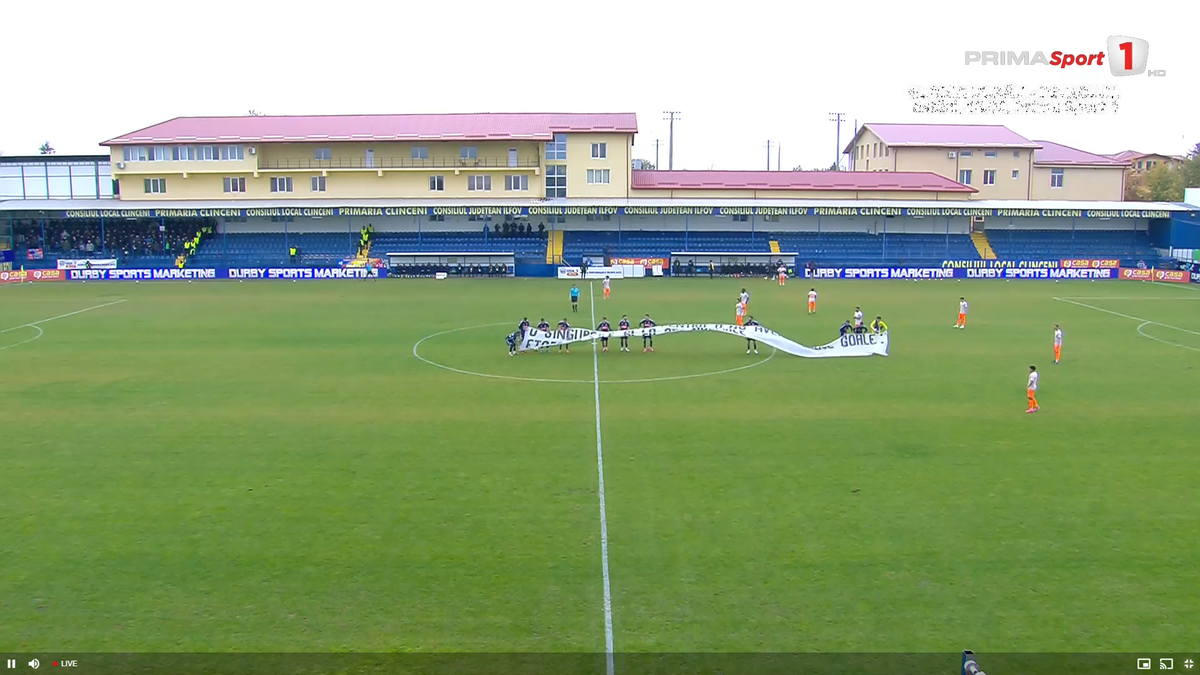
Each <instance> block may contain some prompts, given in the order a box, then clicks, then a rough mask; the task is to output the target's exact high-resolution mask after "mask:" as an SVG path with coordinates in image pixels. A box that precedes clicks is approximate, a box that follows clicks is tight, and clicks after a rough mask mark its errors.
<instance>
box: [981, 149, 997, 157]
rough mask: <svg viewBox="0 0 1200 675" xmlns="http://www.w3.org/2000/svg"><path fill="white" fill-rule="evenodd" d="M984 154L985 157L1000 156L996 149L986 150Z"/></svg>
mask: <svg viewBox="0 0 1200 675" xmlns="http://www.w3.org/2000/svg"><path fill="white" fill-rule="evenodd" d="M983 156H984V157H997V156H999V153H998V152H997V151H995V150H984V151H983Z"/></svg>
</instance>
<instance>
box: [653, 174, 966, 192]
mask: <svg viewBox="0 0 1200 675" xmlns="http://www.w3.org/2000/svg"><path fill="white" fill-rule="evenodd" d="M633 188H634V189H640V190H821V191H848V192H854V191H867V190H870V191H911V192H975V191H976V190H975V189H974V188H971V187H968V186H966V185H963V184H962V183H956V182H955V181H952V180H950V179H949V178H944V177H942V176H939V175H937V174H935V173H926V172H893V171H634V172H633Z"/></svg>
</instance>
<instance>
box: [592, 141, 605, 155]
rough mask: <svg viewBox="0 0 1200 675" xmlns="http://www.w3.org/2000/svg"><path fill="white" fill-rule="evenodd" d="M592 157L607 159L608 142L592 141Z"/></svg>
mask: <svg viewBox="0 0 1200 675" xmlns="http://www.w3.org/2000/svg"><path fill="white" fill-rule="evenodd" d="M592 159H608V143H592Z"/></svg>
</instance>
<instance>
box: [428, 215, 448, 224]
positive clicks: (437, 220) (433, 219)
mask: <svg viewBox="0 0 1200 675" xmlns="http://www.w3.org/2000/svg"><path fill="white" fill-rule="evenodd" d="M429 222H431V223H444V222H446V216H444V215H442V214H440V213H435V214H434V215H432V216H429Z"/></svg>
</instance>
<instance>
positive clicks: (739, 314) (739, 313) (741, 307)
mask: <svg viewBox="0 0 1200 675" xmlns="http://www.w3.org/2000/svg"><path fill="white" fill-rule="evenodd" d="M744 316H746V305H745V303H743V302H742V299H741V298H738V301H737V304H736V305H734V306H733V318H734V320H735V321H736V322H737V325H739V326H740V325H742V321H743V317H744Z"/></svg>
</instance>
